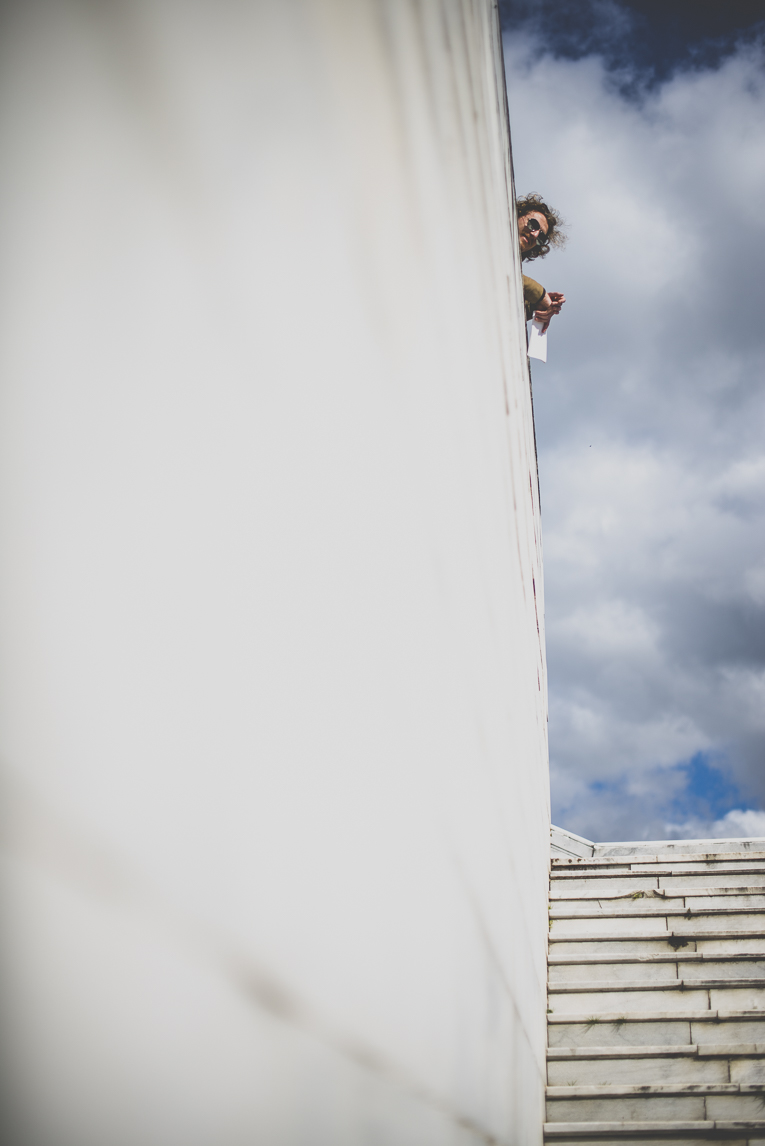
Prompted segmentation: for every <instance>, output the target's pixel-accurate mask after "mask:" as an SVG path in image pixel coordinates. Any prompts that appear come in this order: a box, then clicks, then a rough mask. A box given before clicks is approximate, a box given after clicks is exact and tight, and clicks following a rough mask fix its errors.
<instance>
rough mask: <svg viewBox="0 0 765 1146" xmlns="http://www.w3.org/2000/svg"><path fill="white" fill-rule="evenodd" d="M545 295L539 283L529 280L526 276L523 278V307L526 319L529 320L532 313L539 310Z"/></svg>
mask: <svg viewBox="0 0 765 1146" xmlns="http://www.w3.org/2000/svg"><path fill="white" fill-rule="evenodd" d="M546 293H547V291H546V290H545V288H544V287H543V286H542V284H541V283H538V282H535V281H534V279H530V278H529V277H528V275H524V276H523V306H524V309H525V311H526V318H527V319H529V318H531V316H532V314H533V313H534V311H535V310H537V309H538V308H539V304H540V302H541V301H542V299H543V298H544V297H545V295H546Z"/></svg>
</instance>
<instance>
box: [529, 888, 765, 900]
mask: <svg viewBox="0 0 765 1146" xmlns="http://www.w3.org/2000/svg"><path fill="white" fill-rule="evenodd" d="M715 895H719V896H730V895H765V887H760V886H757V885H753V886H751V887H749V886H743V885H742V886H738V885H736V886H735V887H725V886H724V885H721V886H720V887H647V888H643V889H641V890H638V891H630V890H629V889H627V890H625V891H607V892H601V891H587V890H583V891H568V892H561V893H560V894H559V895H553V894H551V895H550V901H551V902H552V903H557V902H559V901H561V900H563V901H564V902H566V903H578V902H579V901H582V900H583V901H585V902H590V901H595V902H598V901H600V900H606V901H607V902H612V901H614V900H617V899H634V900H635V901H636V902H637V900H639V899H699V898H702V899H703V898H706V897H707V896H709V897H710V898H711V897H712V896H715Z"/></svg>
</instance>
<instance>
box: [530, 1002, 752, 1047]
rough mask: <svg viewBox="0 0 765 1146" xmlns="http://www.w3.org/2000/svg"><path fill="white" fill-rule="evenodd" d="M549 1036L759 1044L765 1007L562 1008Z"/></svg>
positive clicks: (602, 1042) (584, 1042) (601, 1043)
mask: <svg viewBox="0 0 765 1146" xmlns="http://www.w3.org/2000/svg"><path fill="white" fill-rule="evenodd" d="M580 998H581V996H580ZM547 1042H548V1046H549V1047H550V1048H551V1049H553V1048H565V1047H578V1048H582V1049H585V1048H591V1047H596V1048H603V1047H617V1048H620V1049H628V1048H630V1047H645V1046H659V1045H661V1046H694V1045H695V1046H718V1045H720V1044H721V1043H736V1044H741V1043H752V1044H757V1045H759V1044H761V1043H762V1044H765V1012H762V1011H735V1012H734V1011H712V1010H701V1011H666V1010H657V1011H629V1010H624V1011H601V1012H600V1013H595V1014H593V1013H592V1012H580V1013H579V1014H576V1013H574V1012H565V1013H564V1012H560V1013H558V1014H555V1013H553V1014H551V1015H548V1016H547Z"/></svg>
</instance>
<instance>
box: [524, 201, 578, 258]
mask: <svg viewBox="0 0 765 1146" xmlns="http://www.w3.org/2000/svg"><path fill="white" fill-rule="evenodd" d="M516 208H517V211H518V218H519V219H522V218H523V216H524V215H530V214H531V212H532V211H537V212H538V213H539V214H540V215H544V217H545V219H546V220H547V234H546V235H544V236H542V235H541V234H540V236H539V242H538V243H537V245H536V246H535V247H532V248H531V250H529V251H523V252H522V253H521V259H523V260H526V259H543V258H544V257H545V255H548V254H549V253H550V247H562V246H563V244H564V243H565V241H566V235H565V234H564V233H563V230H562V229H561V228H562V227H563V219H562V218H561V216H560V215H559V214H558V212H557V211H556V210H555V208H554V207H548V205H547V204H546V203H545V202H544V200H543V199H542V196H541V195H537V194H536V193H535V192H533V191H532V192H531V194H530V195H524V196H523V198H522V199H518V200H517V202H516Z"/></svg>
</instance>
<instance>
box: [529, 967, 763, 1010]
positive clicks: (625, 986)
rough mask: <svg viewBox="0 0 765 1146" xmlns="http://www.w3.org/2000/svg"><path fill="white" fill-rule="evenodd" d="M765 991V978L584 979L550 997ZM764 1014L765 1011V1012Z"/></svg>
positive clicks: (556, 987) (552, 990)
mask: <svg viewBox="0 0 765 1146" xmlns="http://www.w3.org/2000/svg"><path fill="white" fill-rule="evenodd" d="M753 987H765V978H763V976H761V975H760V976H757V977H756V978H755V977H752V978H750V979H582V980H573V981H571V982H569V981H567V980H563V981H562V982H560V983H558V982H555V983H550V984H549V986H548V994H551V995H582V994H586V993H592V992H593V991H683V990H693V991H715V990H721V989H724V990H729V989H733V988H736V989H737V990H738V989H746V988H749V989H751V988H753ZM762 1013H763V1014H765V1011H763V1012H762Z"/></svg>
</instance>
